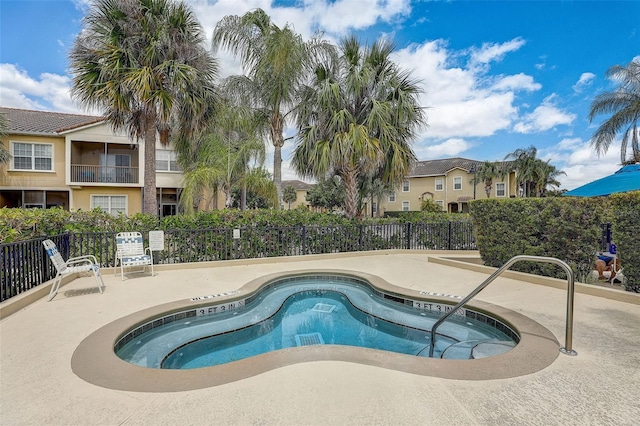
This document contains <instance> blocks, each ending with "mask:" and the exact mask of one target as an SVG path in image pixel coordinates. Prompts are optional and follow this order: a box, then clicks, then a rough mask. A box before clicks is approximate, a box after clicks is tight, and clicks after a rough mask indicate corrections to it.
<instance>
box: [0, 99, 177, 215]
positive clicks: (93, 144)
mask: <svg viewBox="0 0 640 426" xmlns="http://www.w3.org/2000/svg"><path fill="white" fill-rule="evenodd" d="M0 114H4V115H5V117H6V121H7V127H8V128H7V131H6V135H5V136H3V137H2V143H3V144H4V147H5V149H7V150H8V151H9V153H10V154H11V158H10V161H9V163H8V164H6V165H4V166H1V168H0V207H24V208H50V207H55V206H58V207H62V208H63V209H65V210H70V211H77V210H90V209H94V208H101V209H103V210H105V211H107V212H110V213H124V214H127V215H130V214H133V213H138V212H141V211H142V189H143V186H144V155H143V152H144V151H143V148H144V141H142V140H141V141H138V142H136V141H133V140H132V139H130V138H129V137H128V136H127V135H126V134H124V133H114V132H113V130H112V129H111V126H110V125H109V123H107V122H105V120H104V119H103V118H102V117H96V116H87V115H78V114H65V113H57V112H45V111H31V110H22V109H13V108H4V107H0ZM181 181H182V172H181V171H180V169H179V167H178V165H177V162H176V154H175V152H174V151H172V150H171V149H167V148H163V147H161V146H160V145H158V146H157V147H156V186H157V201H158V213H159V215H160V216H166V215H172V214H176V212H177V210H178V197H179V193H180V189H181V187H182V186H181V185H182V184H181Z"/></svg>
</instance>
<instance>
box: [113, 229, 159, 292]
mask: <svg viewBox="0 0 640 426" xmlns="http://www.w3.org/2000/svg"><path fill="white" fill-rule="evenodd" d="M116 246H117V248H118V250H117V251H116V265H115V266H116V267H115V268H114V271H113V274H114V275H115V274H116V273H117V271H118V263H120V278H121V279H122V280H124V268H126V267H129V266H142V270H141V271H138V272H144V271H145V270H146V267H147V265H151V276H153V255H152V253H151V250H150V249H149V247H147V248H146V249H145V248H144V245H143V241H142V234H141V233H140V232H119V233H118V234H116Z"/></svg>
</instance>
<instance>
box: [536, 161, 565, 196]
mask: <svg viewBox="0 0 640 426" xmlns="http://www.w3.org/2000/svg"><path fill="white" fill-rule="evenodd" d="M550 161H551V160H547V161H542V160H540V159H537V160H536V167H535V176H536V179H535V182H534V184H535V191H536V197H543V196H545V195H546V192H547V188H548V187H549V186H555V187H556V188H558V187H559V186H560V182H559V181H558V179H557V178H558V176H560V175H566V173H565V172H563V171H562V170H558V169H557V168H556V166H554V165H552V164H550Z"/></svg>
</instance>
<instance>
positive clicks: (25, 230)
mask: <svg viewBox="0 0 640 426" xmlns="http://www.w3.org/2000/svg"><path fill="white" fill-rule="evenodd" d="M411 213H412V215H410V216H403V217H399V218H390V219H377V218H363V219H361V220H358V219H353V220H350V219H347V218H345V217H344V216H341V215H337V214H331V213H314V212H312V211H310V210H306V209H294V210H266V209H263V210H246V211H244V212H243V211H240V210H212V211H206V212H198V213H195V214H193V215H176V216H166V217H164V218H162V219H160V220H159V219H158V218H156V217H155V216H153V215H147V214H142V213H136V214H133V215H131V216H129V217H127V216H124V215H117V216H114V215H110V214H108V213H105V212H103V211H102V210H100V209H96V210H92V211H77V212H68V211H66V210H62V209H60V208H53V209H46V210H45V209H9V208H1V209H0V244H1V243H11V242H16V241H24V240H29V239H32V238H38V237H41V236H43V235H58V234H62V233H65V232H70V233H85V232H111V233H116V232H123V231H140V232H143V233H145V232H148V231H151V230H154V229H159V230H165V231H167V230H198V229H215V228H250V227H256V226H259V227H296V226H302V225H313V226H331V225H340V226H358V225H368V224H388V223H407V222H409V221H411V222H424V223H433V222H450V221H451V222H468V221H470V218H469V215H466V214H464V215H462V214H433V213H423V212H411Z"/></svg>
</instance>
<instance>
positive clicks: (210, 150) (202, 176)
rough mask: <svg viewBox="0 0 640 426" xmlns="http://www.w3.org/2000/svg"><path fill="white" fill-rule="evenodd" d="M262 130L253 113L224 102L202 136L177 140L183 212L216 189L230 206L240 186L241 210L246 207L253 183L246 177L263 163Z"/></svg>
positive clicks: (220, 104)
mask: <svg viewBox="0 0 640 426" xmlns="http://www.w3.org/2000/svg"><path fill="white" fill-rule="evenodd" d="M263 128H264V122H262V121H260V117H256V116H255V115H254V114H253V111H252V110H250V109H248V108H246V107H241V106H237V105H233V104H232V103H231V101H230V100H228V99H226V100H224V101H221V102H220V103H219V104H218V107H217V110H216V113H215V115H214V117H213V119H212V121H211V122H210V124H209V128H208V130H207V132H206V133H205V134H203V136H202V137H200V138H198V139H194V140H188V141H186V140H178V141H176V148H177V150H178V152H179V161H180V163H181V165H182V166H183V170H184V176H185V189H184V190H183V193H182V197H181V199H182V202H183V208H184V210H185V211H186V212H191V211H192V207H190V206H193V204H194V203H195V202H196V201H197V200H198V199H201V198H202V197H203V196H204V194H210V195H214V194H216V193H217V192H218V190H222V191H223V192H224V194H225V198H226V202H225V206H226V207H231V205H232V199H231V198H232V193H233V189H234V188H235V187H236V186H239V187H240V198H241V200H240V208H241V209H242V210H244V209H245V208H246V199H247V198H246V194H247V186H248V185H249V186H250V185H251V183H252V182H253V180H252V179H251V177H250V176H249V174H250V172H251V170H252V169H253V168H255V167H256V166H257V167H259V168H261V167H262V165H263V164H264V159H265V146H264V143H263V142H262V140H261V139H260V137H259V136H260V134H261V131H262V129H263ZM254 180H255V179H254ZM260 185H262V183H260Z"/></svg>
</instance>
